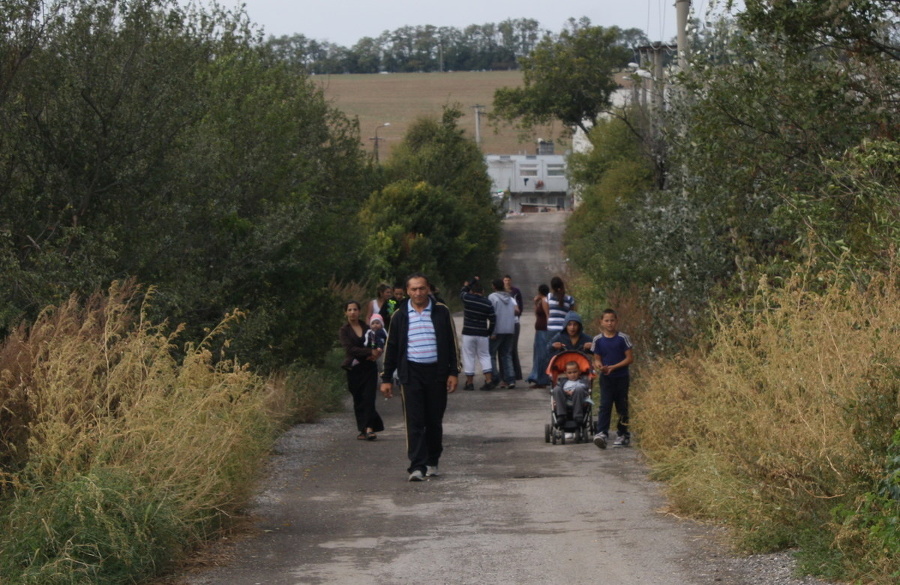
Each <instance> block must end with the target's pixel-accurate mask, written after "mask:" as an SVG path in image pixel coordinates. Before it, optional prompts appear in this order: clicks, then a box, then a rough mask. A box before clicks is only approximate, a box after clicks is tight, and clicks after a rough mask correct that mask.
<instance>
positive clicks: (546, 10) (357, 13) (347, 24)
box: [220, 0, 714, 47]
mask: <svg viewBox="0 0 900 585" xmlns="http://www.w3.org/2000/svg"><path fill="white" fill-rule="evenodd" d="M712 1H714V0H694V8H695V10H700V11H702V10H704V7H706V6H708V4H709V3H710V2H712ZM220 3H221V4H222V5H224V6H236V5H237V3H238V0H220ZM243 3H244V4H245V5H246V9H247V13H248V14H249V16H250V19H251V20H252V21H253V22H255V23H257V24H259V25H261V26H262V27H263V28H264V29H265V33H266V35H274V36H283V35H293V34H302V35H304V36H306V37H308V38H312V39H317V40H327V41H330V42H333V43H337V44H339V45H343V46H346V47H350V46H353V45H354V44H356V41H358V40H359V39H361V38H363V37H377V36H378V35H380V34H381V33H382V32H384V31H385V30H394V29H397V28H400V27H402V26H406V25H411V26H416V25H426V24H431V25H434V26H453V27H456V28H464V27H466V26H468V25H470V24H485V23H488V22H493V23H499V22H502V21H504V20H506V19H507V18H533V19H535V20H537V21H538V22H540V24H541V27H542V28H543V29H549V30H551V31H553V32H559V31H560V30H561V29H562V27H563V24H565V22H566V21H567V20H568V19H569V18H570V17H574V18H580V17H582V16H587V17H588V18H590V19H591V23H592V24H594V25H599V26H614V25H615V26H618V27H620V28H639V29H641V30H643V31H644V32H645V33H647V36H648V37H649V38H650V40H651V41H668V40H670V39H672V38H673V37H674V36H675V6H674V5H675V0H449V1H433V0H380V1H379V0H326V1H310V0H243Z"/></svg>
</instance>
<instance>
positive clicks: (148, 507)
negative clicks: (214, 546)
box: [0, 469, 188, 585]
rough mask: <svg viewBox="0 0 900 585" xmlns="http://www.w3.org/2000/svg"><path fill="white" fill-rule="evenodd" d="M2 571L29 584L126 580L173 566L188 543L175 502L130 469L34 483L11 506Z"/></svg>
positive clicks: (0, 544)
mask: <svg viewBox="0 0 900 585" xmlns="http://www.w3.org/2000/svg"><path fill="white" fill-rule="evenodd" d="M5 512H6V514H5V521H4V522H3V524H2V534H3V537H2V539H0V550H2V551H3V554H2V555H0V575H2V577H3V581H4V582H7V583H20V584H21V585H75V584H79V585H80V584H84V585H106V584H108V585H120V584H121V583H132V582H137V581H140V580H142V579H144V578H147V577H150V576H152V575H154V574H156V573H158V572H159V571H160V570H162V569H164V568H165V567H166V566H168V564H169V562H170V561H171V559H172V558H173V557H174V553H177V551H178V550H180V549H181V548H182V547H183V546H185V544H186V542H187V540H188V539H187V538H186V536H187V535H186V533H187V531H188V527H187V526H185V525H184V524H183V523H181V522H180V521H179V519H178V514H177V510H176V508H175V506H173V502H172V501H169V500H167V499H166V498H165V496H164V494H160V493H158V492H156V491H154V490H152V489H150V488H148V487H147V486H144V485H141V484H140V483H139V482H138V481H137V479H136V478H135V477H133V476H132V475H130V474H129V473H128V472H127V471H126V470H124V469H96V470H94V471H92V472H91V473H89V474H87V475H81V476H77V477H74V478H72V479H71V480H70V481H66V482H62V483H58V484H55V485H51V486H49V487H47V488H46V489H42V488H39V487H38V488H34V489H30V490H28V491H26V492H25V493H23V494H21V495H20V496H19V497H18V498H16V500H15V501H14V502H13V503H12V505H11V506H9V509H8V510H5Z"/></svg>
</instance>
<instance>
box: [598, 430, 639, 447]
mask: <svg viewBox="0 0 900 585" xmlns="http://www.w3.org/2000/svg"><path fill="white" fill-rule="evenodd" d="M608 440H609V437H607V436H606V433H597V434H596V435H594V444H595V445H597V446H598V447H600V448H601V449H606V443H607V441H608ZM630 444H631V435H629V434H627V433H626V434H622V433H616V440H615V441H613V447H627V446H628V445H630Z"/></svg>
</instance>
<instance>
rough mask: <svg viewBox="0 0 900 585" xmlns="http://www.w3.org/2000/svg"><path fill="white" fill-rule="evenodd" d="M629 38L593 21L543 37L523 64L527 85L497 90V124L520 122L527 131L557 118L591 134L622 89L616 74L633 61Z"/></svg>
mask: <svg viewBox="0 0 900 585" xmlns="http://www.w3.org/2000/svg"><path fill="white" fill-rule="evenodd" d="M629 38H630V37H629V36H627V35H626V34H625V33H624V32H623V31H622V30H621V29H619V28H618V27H610V28H604V27H602V26H590V23H589V22H586V23H581V24H578V25H576V24H575V23H574V22H572V25H571V30H564V31H563V32H562V33H560V35H559V36H558V37H552V36H549V35H548V36H545V37H544V38H543V39H542V40H541V42H540V43H538V45H537V47H535V49H534V50H533V51H532V52H531V53H530V54H529V55H528V56H527V57H523V58H522V59H521V60H520V61H521V68H522V71H523V72H524V77H525V84H524V86H523V87H518V88H502V89H498V90H497V91H496V93H495V94H494V110H495V111H494V112H493V113H492V118H493V119H495V120H505V121H509V122H512V121H518V123H519V124H520V126H522V127H525V128H528V127H532V126H534V125H538V124H545V123H548V122H550V121H552V120H554V119H556V120H559V121H561V122H562V123H563V124H564V125H565V126H567V127H570V128H574V127H578V128H581V129H582V130H583V131H584V132H587V131H588V129H589V128H590V126H591V125H592V124H593V123H595V122H596V121H597V118H598V116H599V115H600V114H601V113H602V112H604V111H606V110H607V109H608V108H609V106H610V96H611V95H612V93H613V92H614V91H615V90H616V88H617V87H618V84H617V83H616V81H615V79H613V73H615V72H616V71H619V70H621V69H623V68H624V67H625V66H626V65H627V64H628V62H629V61H630V60H631V59H632V55H633V54H632V50H631V48H629V47H628V46H626V44H625V43H626V42H627V39H629Z"/></svg>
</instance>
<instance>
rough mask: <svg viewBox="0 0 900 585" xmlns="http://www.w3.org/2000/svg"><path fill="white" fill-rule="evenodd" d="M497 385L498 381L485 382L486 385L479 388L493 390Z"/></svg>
mask: <svg viewBox="0 0 900 585" xmlns="http://www.w3.org/2000/svg"><path fill="white" fill-rule="evenodd" d="M496 387H497V382H485V383H484V386H482V387H481V388H479V390H493V389H494V388H496Z"/></svg>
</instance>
